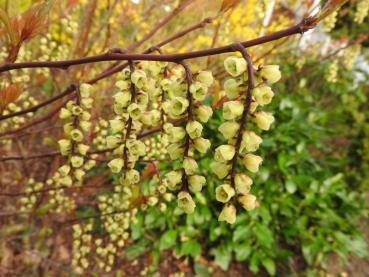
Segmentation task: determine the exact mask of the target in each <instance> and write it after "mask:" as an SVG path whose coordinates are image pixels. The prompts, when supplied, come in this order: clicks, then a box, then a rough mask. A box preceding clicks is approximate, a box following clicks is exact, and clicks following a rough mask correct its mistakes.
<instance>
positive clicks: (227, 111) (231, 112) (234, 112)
mask: <svg viewBox="0 0 369 277" xmlns="http://www.w3.org/2000/svg"><path fill="white" fill-rule="evenodd" d="M243 109H244V107H243V104H242V103H241V102H240V101H228V102H226V103H224V105H223V118H224V119H226V120H232V119H235V118H237V117H238V116H241V115H242V113H243Z"/></svg>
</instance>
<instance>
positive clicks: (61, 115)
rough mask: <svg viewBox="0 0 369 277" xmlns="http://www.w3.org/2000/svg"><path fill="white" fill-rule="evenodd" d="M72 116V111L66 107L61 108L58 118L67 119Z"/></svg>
mask: <svg viewBox="0 0 369 277" xmlns="http://www.w3.org/2000/svg"><path fill="white" fill-rule="evenodd" d="M71 116H72V113H71V112H70V111H69V110H67V109H66V108H61V110H60V113H59V118H60V119H69V118H70V117H71Z"/></svg>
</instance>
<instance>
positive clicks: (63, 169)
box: [58, 165, 70, 176]
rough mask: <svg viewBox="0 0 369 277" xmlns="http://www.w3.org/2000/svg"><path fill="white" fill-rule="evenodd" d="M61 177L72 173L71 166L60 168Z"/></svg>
mask: <svg viewBox="0 0 369 277" xmlns="http://www.w3.org/2000/svg"><path fill="white" fill-rule="evenodd" d="M58 171H59V173H60V175H61V176H67V175H68V174H69V172H70V166H69V165H63V166H61V167H59V169H58Z"/></svg>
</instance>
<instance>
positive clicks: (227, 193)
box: [215, 184, 235, 203]
mask: <svg viewBox="0 0 369 277" xmlns="http://www.w3.org/2000/svg"><path fill="white" fill-rule="evenodd" d="M234 195H235V191H234V189H233V188H232V186H231V185H229V184H223V185H220V186H218V187H217V188H216V189H215V198H216V199H217V201H219V202H222V203H227V202H228V201H229V200H230V199H231V198H232V197H233V196H234Z"/></svg>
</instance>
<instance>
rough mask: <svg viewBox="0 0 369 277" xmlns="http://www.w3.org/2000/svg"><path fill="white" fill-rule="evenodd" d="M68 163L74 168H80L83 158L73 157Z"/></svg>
mask: <svg viewBox="0 0 369 277" xmlns="http://www.w3.org/2000/svg"><path fill="white" fill-rule="evenodd" d="M70 163H71V164H72V166H73V167H74V168H77V167H81V166H82V165H83V157H81V156H73V157H71V158H70Z"/></svg>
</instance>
